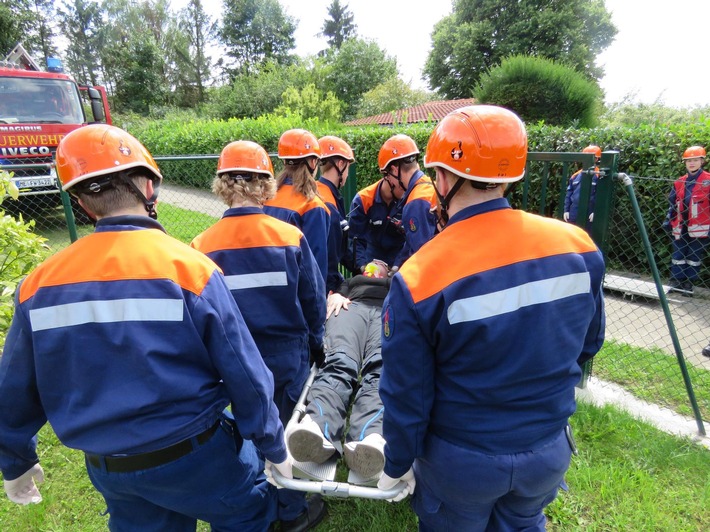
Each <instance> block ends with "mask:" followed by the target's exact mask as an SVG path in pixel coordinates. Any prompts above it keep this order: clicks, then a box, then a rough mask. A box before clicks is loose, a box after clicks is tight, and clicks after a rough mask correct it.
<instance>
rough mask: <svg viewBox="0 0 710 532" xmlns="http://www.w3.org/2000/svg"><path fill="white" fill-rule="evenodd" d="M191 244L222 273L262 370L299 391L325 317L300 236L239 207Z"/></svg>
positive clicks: (319, 285) (317, 279)
mask: <svg viewBox="0 0 710 532" xmlns="http://www.w3.org/2000/svg"><path fill="white" fill-rule="evenodd" d="M191 245H192V246H193V247H194V248H195V249H198V250H200V251H202V252H203V253H205V254H206V255H207V256H208V257H209V258H211V259H212V260H213V261H214V262H215V263H217V265H219V267H220V268H222V271H223V272H224V276H225V279H226V281H227V286H228V287H229V288H230V290H231V292H232V295H233V296H234V299H235V300H236V301H237V305H238V306H239V308H241V309H244V321H246V324H247V326H248V327H249V330H250V331H251V334H252V336H253V337H254V340H255V341H256V345H257V346H258V348H259V351H260V352H261V354H262V356H263V357H264V360H266V364H267V366H268V367H269V368H270V369H271V371H272V372H273V373H274V374H276V373H277V372H280V375H279V378H277V380H278V381H282V382H283V381H290V382H294V383H300V385H301V387H302V384H303V381H305V379H306V376H307V374H308V358H309V348H311V349H318V348H320V347H321V346H322V344H323V330H324V323H325V312H326V298H325V287H324V285H323V278H322V277H321V274H320V271H319V270H318V266H317V265H316V263H315V259H314V258H313V254H312V253H311V250H310V248H309V247H308V242H307V241H306V239H305V237H304V236H303V233H301V231H300V230H298V229H297V228H295V227H293V226H292V225H289V224H287V223H285V222H282V221H281V220H277V219H275V218H273V217H271V216H268V215H267V214H264V213H263V211H262V210H261V209H260V208H258V207H239V208H233V209H228V210H227V211H226V212H225V213H224V216H223V217H222V219H221V220H220V221H219V222H217V223H216V224H215V225H213V226H212V227H210V228H209V229H207V230H206V231H205V232H204V233H202V234H201V235H199V236H197V237H196V238H195V239H194V240H193V241H192V243H191ZM300 391H301V390H300V388H299V389H298V391H296V392H295V395H296V399H298V395H299V394H300Z"/></svg>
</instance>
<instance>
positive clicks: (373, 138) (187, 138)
mask: <svg viewBox="0 0 710 532" xmlns="http://www.w3.org/2000/svg"><path fill="white" fill-rule="evenodd" d="M124 126H125V127H126V128H127V129H128V130H129V131H131V132H132V133H133V134H135V135H136V136H137V137H138V138H139V139H141V140H142V141H143V143H144V144H145V145H146V147H147V148H148V149H149V150H150V151H151V153H153V155H190V154H202V155H204V154H218V153H220V151H221V150H222V147H223V146H224V145H225V144H227V143H228V142H231V141H233V140H238V139H248V140H254V141H256V142H258V143H260V144H262V145H263V146H264V147H265V148H266V149H267V151H269V152H275V151H276V148H277V144H278V139H279V137H280V136H281V133H283V132H284V131H285V130H287V129H291V128H295V127H302V128H306V129H309V130H310V131H312V132H313V133H314V134H315V135H316V136H318V137H320V136H323V135H338V136H340V137H342V138H343V139H345V140H346V141H347V142H348V143H349V144H350V145H351V146H352V147H353V150H354V151H355V157H356V160H357V188H358V189H360V188H362V187H364V186H366V185H368V184H370V183H372V182H374V181H375V180H377V179H378V178H379V171H378V167H377V154H378V152H379V149H380V146H381V145H382V143H383V142H384V141H385V140H386V139H387V138H389V137H390V136H391V135H393V134H394V133H405V134H407V135H409V136H411V137H412V138H413V139H414V140H415V141H416V143H417V145H418V146H419V147H420V149H421V151H422V154H423V153H424V152H425V150H426V144H427V140H428V138H429V135H430V133H431V130H432V129H433V127H434V124H433V123H422V124H411V125H396V126H395V127H393V128H390V127H379V126H366V127H347V126H343V125H341V124H338V125H332V124H324V123H320V122H318V121H317V120H308V121H302V120H299V119H297V118H294V117H289V118H281V117H273V116H266V117H260V118H258V119H250V120H227V121H220V120H215V121H207V120H204V121H201V120H193V121H180V120H172V121H162V122H160V121H156V122H140V123H135V124H134V125H133V126H132V125H131V124H129V123H127V124H124ZM528 137H529V149H530V151H543V152H545V151H547V152H578V151H580V150H581V149H582V148H583V147H584V146H587V145H588V144H597V145H599V146H601V148H602V149H603V150H617V151H619V153H620V159H619V171H620V172H625V173H627V174H629V175H631V176H640V177H639V178H637V179H635V180H634V182H635V190H636V195H637V198H638V200H639V204H640V206H641V209H642V213H643V216H644V220H645V223H646V226H647V228H648V231H649V236H650V238H651V243H652V246H653V249H654V250H657V257H656V258H657V261H658V264H659V266H660V267H661V268H662V271H663V272H664V273H666V274H667V270H666V268H667V264H668V263H669V262H670V259H669V253H670V246H669V241H668V237H667V236H666V235H665V234H663V232H662V231H661V230H660V226H661V223H662V221H663V217H664V216H665V213H666V211H667V208H668V199H667V198H668V192H669V190H670V187H671V183H672V182H673V180H674V179H675V178H677V177H678V176H680V175H682V174H684V173H685V166H684V165H683V162H682V160H681V155H682V153H683V150H684V149H685V148H686V147H687V146H690V145H695V144H698V145H702V146H706V147H708V148H710V118H707V119H705V120H704V121H698V122H695V123H692V124H683V125H669V126H657V125H655V126H640V127H634V128H625V127H599V128H594V129H565V128H560V127H552V126H546V125H544V124H533V125H528ZM176 164H178V163H176ZM209 164H211V166H210V169H209V170H207V169H206V170H205V171H204V172H195V174H194V175H195V176H197V177H195V179H194V180H190V179H189V178H183V181H184V183H185V184H188V185H192V186H200V187H205V188H208V187H209V184H210V182H211V178H212V175H213V173H214V162H211V163H209ZM206 165H207V163H206ZM161 166H162V164H161ZM206 168H207V166H206ZM641 177H642V178H643V179H642V178H641ZM560 186H561V184H560ZM516 197H517V194H516V195H514V196H513V197H512V198H513V200H515V198H516ZM550 198H551V199H550V201H551V202H555V201H556V199H555V195H554V194H552V195H550ZM546 212H548V213H554V212H556V210H555V205H554V204H551V205H548V206H546ZM611 228H612V231H614V234H613V235H612V238H610V242H611V247H610V252H609V260H610V266H611V267H613V268H618V269H623V270H625V271H630V272H635V273H639V274H648V268H647V266H646V260H645V255H644V251H643V247H642V246H641V244H640V237H639V236H638V233H637V229H636V226H635V223H634V220H633V216H632V214H631V210H630V205H629V202H628V200H627V199H626V197H625V192H624V191H623V189H622V188H621V187H618V198H617V201H616V209H615V211H614V220H613V221H612V224H611Z"/></svg>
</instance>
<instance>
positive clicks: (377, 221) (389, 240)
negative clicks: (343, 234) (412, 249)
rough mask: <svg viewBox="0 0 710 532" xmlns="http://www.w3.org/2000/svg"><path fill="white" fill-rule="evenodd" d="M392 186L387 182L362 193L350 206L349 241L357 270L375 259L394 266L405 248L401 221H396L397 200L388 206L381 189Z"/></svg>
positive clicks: (377, 183) (383, 181) (375, 184)
mask: <svg viewBox="0 0 710 532" xmlns="http://www.w3.org/2000/svg"><path fill="white" fill-rule="evenodd" d="M383 186H389V185H387V184H386V182H385V180H384V179H380V180H379V181H377V182H375V183H373V184H372V185H369V186H367V187H365V188H363V189H362V190H360V191H359V192H358V193H357V194H355V197H354V198H353V201H352V203H351V205H350V218H349V225H350V231H349V233H350V234H349V238H350V242H351V246H352V249H353V262H354V265H355V269H356V270H361V269H362V267H363V266H365V265H366V264H367V263H368V262H371V261H372V259H379V260H382V261H384V262H386V263H387V264H388V265H389V266H390V267H391V266H394V261H395V258H396V257H397V254H398V253H399V252H400V250H401V249H402V246H404V228H403V227H402V220H401V218H400V219H395V216H396V213H397V201H396V200H394V199H393V200H392V202H391V203H386V202H385V201H384V199H383V198H382V192H381V189H382V187H383Z"/></svg>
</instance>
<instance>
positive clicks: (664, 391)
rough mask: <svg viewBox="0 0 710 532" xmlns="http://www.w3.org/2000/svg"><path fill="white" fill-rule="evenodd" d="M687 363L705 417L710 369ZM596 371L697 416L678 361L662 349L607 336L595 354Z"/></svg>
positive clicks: (644, 396)
mask: <svg viewBox="0 0 710 532" xmlns="http://www.w3.org/2000/svg"><path fill="white" fill-rule="evenodd" d="M687 366H688V375H689V376H690V381H691V383H692V384H693V392H694V394H695V399H696V401H697V403H698V407H699V409H700V412H701V414H702V417H703V419H705V420H707V419H710V371H708V370H706V369H703V368H699V367H696V366H693V365H691V364H688V365H687ZM593 375H594V376H595V377H598V378H599V379H602V380H605V381H611V382H615V383H617V384H619V385H621V386H623V387H624V388H625V389H626V390H627V391H629V392H630V393H632V394H634V395H635V396H636V397H638V398H639V399H643V400H644V401H648V402H650V403H654V404H657V405H659V406H663V407H666V408H669V409H671V410H674V411H675V412H678V413H679V414H682V415H684V416H689V417H693V410H692V408H691V406H690V399H688V393H687V391H686V389H685V386H684V384H683V376H682V374H681V371H680V367H679V366H678V361H677V360H676V357H675V356H673V355H669V354H668V353H666V352H664V351H661V350H660V349H650V350H649V349H640V348H638V347H636V346H632V345H628V344H624V343H621V342H616V341H614V340H607V341H606V342H604V346H603V347H602V349H601V351H600V352H599V353H598V354H597V356H596V357H595V358H594V369H593Z"/></svg>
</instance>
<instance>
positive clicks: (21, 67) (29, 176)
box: [0, 45, 111, 214]
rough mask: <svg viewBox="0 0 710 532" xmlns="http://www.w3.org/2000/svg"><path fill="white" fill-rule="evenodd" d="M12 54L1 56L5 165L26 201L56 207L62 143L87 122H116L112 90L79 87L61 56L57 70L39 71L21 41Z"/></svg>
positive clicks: (0, 162) (0, 143)
mask: <svg viewBox="0 0 710 532" xmlns="http://www.w3.org/2000/svg"><path fill="white" fill-rule="evenodd" d="M8 59H14V61H12V60H10V61H8V60H6V61H0V169H2V170H6V171H8V172H12V173H13V177H12V181H13V182H14V183H15V185H16V186H17V188H18V189H19V191H20V201H21V202H25V203H31V204H32V205H33V206H42V207H54V206H57V205H59V204H60V203H61V200H60V196H59V187H58V181H57V179H56V175H55V172H54V169H53V167H52V164H51V163H52V161H53V157H54V153H55V151H56V149H57V145H58V144H59V141H60V140H61V139H62V138H63V137H64V136H65V135H66V134H67V133H69V132H70V131H73V130H74V129H77V128H79V127H82V126H85V125H86V124H91V123H96V122H105V123H109V124H110V123H111V114H110V112H109V108H108V102H107V99H106V90H105V89H104V87H100V86H97V87H86V86H79V85H78V84H77V83H76V82H75V81H74V80H73V79H72V78H71V77H70V76H68V75H66V74H64V73H63V72H62V71H61V65H59V64H58V62H57V61H56V60H55V61H54V62H53V63H51V64H50V65H51V66H50V70H52V71H50V72H44V71H41V70H39V68H38V67H37V65H36V63H34V61H32V59H31V58H29V55H27V54H26V52H25V51H24V49H22V47H21V45H18V47H16V48H15V49H14V50H13V51H12V52H11V54H10V55H9V56H8ZM84 102H86V103H87V105H84ZM81 214H83V212H81Z"/></svg>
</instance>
